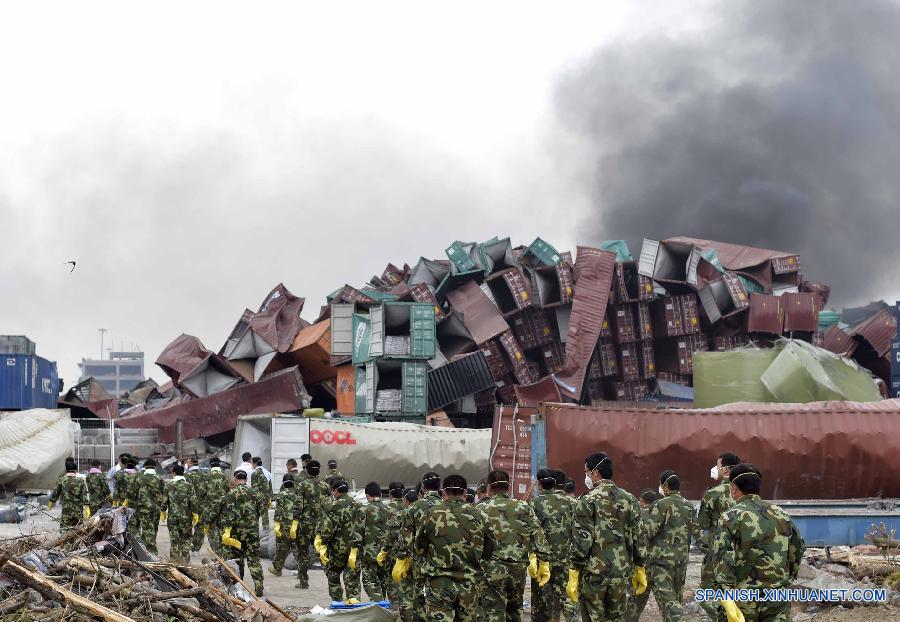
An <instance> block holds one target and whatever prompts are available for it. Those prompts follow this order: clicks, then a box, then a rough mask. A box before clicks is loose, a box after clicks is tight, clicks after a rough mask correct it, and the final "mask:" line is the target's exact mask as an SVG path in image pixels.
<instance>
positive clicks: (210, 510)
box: [200, 458, 232, 557]
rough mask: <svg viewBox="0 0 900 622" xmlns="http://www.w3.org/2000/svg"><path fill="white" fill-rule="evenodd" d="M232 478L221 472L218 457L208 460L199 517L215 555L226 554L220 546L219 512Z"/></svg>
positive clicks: (229, 488)
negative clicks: (207, 470)
mask: <svg viewBox="0 0 900 622" xmlns="http://www.w3.org/2000/svg"><path fill="white" fill-rule="evenodd" d="M231 483H232V480H231V479H230V478H229V477H228V476H227V475H225V473H223V472H222V463H221V461H220V460H219V459H218V458H212V459H211V460H210V461H209V475H207V476H206V486H205V487H204V489H203V500H204V505H203V512H202V514H201V517H200V521H201V524H202V525H203V527H202V531H203V533H204V534H205V535H206V536H207V537H208V539H209V546H210V548H212V550H213V551H215V553H216V555H219V556H220V557H223V556H224V555H225V554H226V551H225V549H224V548H223V546H222V529H221V527H220V526H219V520H218V518H219V512H220V511H221V507H222V503H223V502H224V500H225V497H226V496H227V495H228V491H229V490H231Z"/></svg>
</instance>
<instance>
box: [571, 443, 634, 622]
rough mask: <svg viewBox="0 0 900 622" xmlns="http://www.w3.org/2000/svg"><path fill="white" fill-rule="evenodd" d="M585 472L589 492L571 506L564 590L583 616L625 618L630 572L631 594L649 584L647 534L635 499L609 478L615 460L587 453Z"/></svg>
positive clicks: (588, 618) (605, 618) (593, 618)
mask: <svg viewBox="0 0 900 622" xmlns="http://www.w3.org/2000/svg"><path fill="white" fill-rule="evenodd" d="M584 474H585V485H586V486H587V487H588V488H589V489H590V492H588V493H587V494H586V495H584V496H583V497H581V498H579V499H578V503H577V504H576V506H575V517H574V519H573V524H572V546H571V549H570V552H569V553H570V558H571V563H572V569H571V570H570V571H569V582H568V584H567V585H566V592H567V593H568V595H569V598H571V599H572V600H575V601H578V602H579V603H580V606H581V616H582V618H583V619H586V620H610V621H618V620H624V619H625V612H626V606H627V599H628V579H629V575H631V585H632V588H633V589H634V593H635V595H637V596H640V595H641V594H643V593H644V591H645V590H646V589H647V581H646V572H645V570H644V562H645V560H646V559H647V538H646V533H645V532H644V525H643V522H642V521H641V514H640V510H639V508H638V501H637V499H635V498H634V496H633V495H632V494H630V493H628V492H626V491H624V490H622V489H621V488H619V487H618V486H616V485H615V483H614V482H613V481H612V476H613V464H612V460H611V459H610V458H609V456H607V455H606V454H605V453H602V452H598V453H594V454H591V455H590V456H588V458H587V460H585V465H584ZM632 569H634V571H633V574H632Z"/></svg>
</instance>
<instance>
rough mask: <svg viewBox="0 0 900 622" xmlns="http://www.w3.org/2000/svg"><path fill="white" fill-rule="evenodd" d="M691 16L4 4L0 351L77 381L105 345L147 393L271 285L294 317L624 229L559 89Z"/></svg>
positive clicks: (349, 6)
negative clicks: (537, 246) (128, 356)
mask: <svg viewBox="0 0 900 622" xmlns="http://www.w3.org/2000/svg"><path fill="white" fill-rule="evenodd" d="M709 6H710V3H709V2H699V3H698V2H689V3H658V2H652V3H651V2H647V3H644V2H632V3H627V2H616V1H608V0H607V1H604V2H596V1H589V2H567V3H546V2H521V1H517V2H490V3H484V2H455V3H452V4H444V5H437V4H436V3H421V2H378V3H373V2H360V3H354V2H342V3H297V2H290V3H277V2H273V3H265V4H253V5H248V4H246V3H229V2H192V3H180V2H178V3H176V2H156V3H152V4H143V5H135V4H130V3H121V2H109V3H101V2H79V3H77V4H75V3H67V2H60V3H41V4H40V5H35V4H34V3H18V4H17V5H10V4H6V5H4V6H3V8H2V9H0V84H2V91H0V137H2V140H0V243H2V257H3V259H2V261H0V333H3V334H27V335H28V336H29V337H31V338H32V339H34V340H36V341H37V343H38V352H39V354H41V355H42V356H45V357H47V358H50V359H54V360H57V361H58V363H59V370H60V374H61V376H63V377H64V378H65V380H66V384H67V386H71V384H72V383H73V382H74V381H75V380H76V379H77V375H78V369H77V367H76V364H77V363H78V362H79V361H80V359H81V358H82V357H95V356H97V354H99V334H98V332H97V329H98V328H100V327H104V328H107V329H109V332H108V333H107V343H109V340H110V339H111V340H113V342H114V343H115V344H116V347H117V348H118V347H119V344H120V343H121V342H125V345H126V346H128V345H129V344H130V342H136V343H137V344H139V345H140V347H141V348H142V349H143V350H144V351H145V352H146V353H147V358H148V361H149V363H150V364H149V365H148V373H149V374H151V375H153V376H154V377H155V378H156V379H157V380H161V379H163V374H162V372H161V371H160V370H159V369H158V368H156V367H153V366H152V361H153V360H155V358H156V356H157V355H158V353H159V352H160V350H161V349H162V348H163V347H164V346H165V344H166V343H168V342H169V341H170V340H171V339H173V338H175V337H176V336H178V335H179V334H180V333H182V332H186V333H190V334H194V335H197V336H198V337H199V338H200V339H201V340H202V341H203V342H204V343H205V344H206V345H207V347H209V348H211V349H218V348H219V347H220V345H221V344H222V342H223V340H224V339H225V337H226V336H227V332H228V330H229V329H230V328H231V326H232V325H233V324H234V322H235V321H236V320H237V318H238V317H239V316H240V314H241V312H242V311H243V309H244V308H245V307H250V308H254V309H255V308H256V307H257V306H258V304H259V303H260V301H261V300H262V298H263V296H264V295H265V294H266V293H267V292H268V291H269V289H271V287H272V286H274V285H275V284H276V283H278V282H279V281H282V282H284V283H285V285H286V286H287V287H288V288H289V289H290V290H291V291H292V292H293V293H295V294H296V295H299V296H303V297H305V298H306V299H307V306H306V310H305V312H304V316H305V317H306V318H307V319H313V318H314V317H315V316H316V315H317V314H318V310H319V306H320V305H321V304H322V303H323V302H324V297H325V295H326V294H327V293H328V292H330V291H332V290H334V289H335V288H337V287H339V286H341V285H342V284H343V283H345V282H350V283H353V284H357V285H358V284H362V283H364V282H365V280H366V279H367V278H368V277H369V276H371V275H372V274H373V273H380V271H381V270H382V268H383V267H384V265H385V264H386V263H387V262H388V261H393V262H395V263H401V264H402V262H404V261H407V262H409V263H410V264H412V263H413V262H414V261H415V260H416V259H417V258H418V257H419V256H420V255H427V256H432V257H438V256H441V255H442V250H443V248H444V247H445V246H446V245H447V244H448V243H449V242H450V241H452V240H454V239H461V240H483V239H487V238H489V237H491V236H493V235H510V236H512V237H513V241H514V243H526V244H527V243H530V242H531V240H532V239H533V238H534V237H535V236H536V235H541V236H542V237H544V238H546V239H548V240H550V241H551V242H553V243H554V244H556V245H557V246H558V247H560V248H563V249H568V248H572V249H574V245H575V243H576V241H578V242H582V243H594V242H596V241H598V240H599V239H604V238H607V237H617V235H616V233H615V232H613V231H609V232H606V234H604V233H603V232H600V231H595V230H593V229H591V228H590V226H591V225H590V223H592V222H593V219H592V218H590V217H589V216H590V215H591V214H592V213H593V212H592V210H595V209H596V208H592V207H591V205H592V202H593V201H596V200H597V197H596V193H595V189H596V184H595V181H594V180H593V179H592V176H593V174H594V173H593V167H592V166H586V165H585V162H586V156H588V155H590V154H591V149H590V146H588V147H586V146H585V145H584V144H582V141H580V140H578V139H576V138H575V137H574V136H573V132H572V131H571V129H572V128H571V127H564V126H566V125H567V124H566V123H565V121H566V120H565V119H561V118H560V114H561V112H560V111H561V110H562V114H563V115H565V114H566V112H565V110H566V108H565V107H560V104H559V100H558V97H557V96H556V93H557V91H558V90H559V88H560V84H561V81H562V80H563V78H564V77H566V80H568V82H565V84H568V85H569V86H571V81H572V80H573V79H577V76H579V75H580V73H579V72H591V71H593V70H594V69H595V68H594V65H593V63H595V62H596V59H597V58H598V57H597V54H598V50H600V51H602V50H604V49H612V48H613V47H614V46H629V45H632V46H640V45H642V44H643V43H645V42H652V41H658V40H660V39H667V40H668V39H676V40H677V39H682V38H688V39H690V38H694V37H699V38H702V37H703V32H704V29H705V28H707V27H708V22H710V21H711V20H710V19H709V16H708V8H709ZM573 76H574V77H575V78H573ZM585 79H586V80H587V78H585ZM604 96H605V93H594V94H593V97H595V98H599V100H600V101H602V99H603V97H604ZM610 96H612V94H611V95H610ZM573 114H577V112H573ZM561 121H562V122H561ZM576 125H577V124H576ZM684 233H690V232H688V231H685V232H684ZM634 250H637V249H634ZM68 260H76V261H77V262H78V268H77V270H76V271H75V273H74V274H72V275H69V274H68V268H67V266H66V265H64V262H66V261H68Z"/></svg>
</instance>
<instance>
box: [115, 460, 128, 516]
mask: <svg viewBox="0 0 900 622" xmlns="http://www.w3.org/2000/svg"><path fill="white" fill-rule="evenodd" d="M130 461H131V457H130V456H129V455H128V454H122V455H120V456H119V468H118V469H117V470H116V472H115V473H114V474H113V498H112V504H113V507H118V506H120V505H122V504H123V503H124V502H125V499H126V497H127V492H128V472H127V470H126V469H127V468H128V463H129V462H130Z"/></svg>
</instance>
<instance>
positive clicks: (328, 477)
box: [322, 469, 350, 486]
mask: <svg viewBox="0 0 900 622" xmlns="http://www.w3.org/2000/svg"><path fill="white" fill-rule="evenodd" d="M322 479H324V480H325V482H326V483H327V484H328V485H329V486H331V482H334V481H337V480H339V479H343V480H344V481H345V482H347V480H346V479H344V474H343V473H341V472H340V471H338V470H337V469H335V470H334V471H328V473H326V474H325V475H323V476H322ZM347 483H348V484H349V483H350V482H347Z"/></svg>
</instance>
